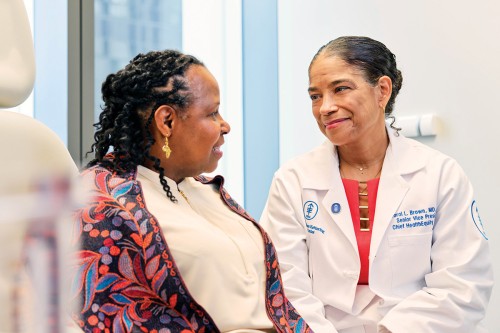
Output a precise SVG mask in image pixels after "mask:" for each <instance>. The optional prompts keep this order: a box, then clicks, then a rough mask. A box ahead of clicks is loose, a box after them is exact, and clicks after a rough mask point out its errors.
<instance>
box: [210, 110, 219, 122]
mask: <svg viewBox="0 0 500 333" xmlns="http://www.w3.org/2000/svg"><path fill="white" fill-rule="evenodd" d="M218 114H219V111H218V110H217V111H215V112H212V113H211V114H210V117H212V118H213V119H214V120H215V119H217V115H218Z"/></svg>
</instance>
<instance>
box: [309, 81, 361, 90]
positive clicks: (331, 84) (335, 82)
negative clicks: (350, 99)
mask: <svg viewBox="0 0 500 333" xmlns="http://www.w3.org/2000/svg"><path fill="white" fill-rule="evenodd" d="M343 82H349V83H351V84H353V82H352V81H351V80H349V79H338V80H335V81H332V82H330V83H328V88H331V87H334V86H336V85H338V84H340V83H343ZM307 91H308V92H316V91H318V88H316V87H309V88H308V89H307Z"/></svg>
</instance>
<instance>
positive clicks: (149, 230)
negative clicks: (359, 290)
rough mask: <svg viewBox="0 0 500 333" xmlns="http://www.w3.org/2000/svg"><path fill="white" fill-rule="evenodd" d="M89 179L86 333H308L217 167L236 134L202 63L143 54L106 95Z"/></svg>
mask: <svg viewBox="0 0 500 333" xmlns="http://www.w3.org/2000/svg"><path fill="white" fill-rule="evenodd" d="M102 94H103V100H104V110H103V112H102V113H101V115H100V117H99V122H98V123H97V124H96V128H97V131H96V133H95V143H94V144H93V145H92V151H93V152H95V159H94V160H92V161H91V162H90V163H89V165H88V166H87V168H86V169H85V170H84V171H83V172H82V178H83V180H84V185H85V188H86V189H87V190H88V191H90V200H88V202H86V204H85V205H83V206H82V208H81V209H80V210H78V212H77V223H76V237H77V238H76V242H77V244H78V245H79V246H80V247H79V249H78V258H79V260H78V273H77V275H76V278H75V280H74V292H75V301H76V304H77V310H75V311H74V312H75V313H74V315H73V316H74V319H75V320H76V321H77V323H78V324H79V325H80V327H82V328H83V329H84V330H85V331H87V332H110V331H112V332H139V331H141V332H309V331H310V329H309V327H308V326H307V324H306V323H305V322H304V321H303V320H302V318H301V317H300V315H299V314H298V313H297V312H296V311H295V309H294V308H293V306H292V305H291V304H290V302H289V301H288V300H287V298H286V297H285V295H284V293H283V289H282V284H281V277H280V273H279V266H278V263H277V258H276V255H275V250H274V247H273V245H272V243H271V241H270V239H269V237H268V236H267V235H266V234H265V232H264V231H263V230H262V229H261V228H260V227H259V226H258V225H257V224H256V223H255V221H254V220H253V219H252V218H251V217H250V216H249V215H248V214H247V213H246V212H245V211H244V210H243V209H242V208H241V207H240V206H238V204H237V203H236V202H234V201H233V200H232V199H231V197H230V196H229V195H228V194H227V193H226V192H225V190H224V188H223V178H222V177H221V176H216V177H215V178H213V179H209V178H207V177H204V176H202V175H201V174H202V173H204V172H212V171H214V170H215V169H216V167H217V163H218V161H219V159H220V158H221V157H222V151H221V146H222V144H223V143H224V136H225V135H226V134H227V133H229V131H230V126H229V124H228V123H227V122H226V121H224V119H223V118H222V117H221V115H220V114H219V112H218V110H219V87H218V84H217V81H216V80H215V78H214V77H213V76H212V74H211V73H210V72H209V71H208V70H207V69H206V68H205V66H204V65H203V64H202V63H201V62H200V61H199V60H198V59H196V58H195V57H193V56H190V55H185V54H182V53H180V52H178V51H172V50H166V51H153V52H149V53H147V54H139V55H138V56H136V57H135V58H134V59H132V60H131V62H130V63H129V64H128V65H127V66H125V68H123V69H121V70H120V71H118V72H117V73H115V74H111V75H109V76H108V77H107V78H106V80H105V82H104V83H103V86H102Z"/></svg>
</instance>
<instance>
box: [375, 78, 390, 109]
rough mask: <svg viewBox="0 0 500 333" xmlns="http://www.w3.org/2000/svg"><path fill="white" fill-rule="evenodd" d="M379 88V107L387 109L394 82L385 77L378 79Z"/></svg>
mask: <svg viewBox="0 0 500 333" xmlns="http://www.w3.org/2000/svg"><path fill="white" fill-rule="evenodd" d="M378 87H379V90H380V95H379V105H380V106H381V107H382V108H383V109H385V107H386V105H387V103H388V102H389V99H390V98H391V95H392V80H391V78H390V77H388V76H386V75H384V76H381V77H380V78H379V79H378Z"/></svg>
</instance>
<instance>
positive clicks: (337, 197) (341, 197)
mask: <svg viewBox="0 0 500 333" xmlns="http://www.w3.org/2000/svg"><path fill="white" fill-rule="evenodd" d="M322 204H323V207H324V208H325V209H326V210H327V211H328V214H329V215H330V217H331V219H332V221H333V223H335V224H336V225H337V226H338V227H339V229H340V230H341V231H342V233H343V234H344V235H345V236H346V238H347V239H348V240H349V243H350V244H351V245H352V247H353V248H354V250H355V252H356V253H358V245H357V240H356V234H355V233H354V227H353V224H352V217H351V211H350V210H349V203H348V202H347V197H346V195H345V190H344V184H343V183H342V179H341V177H340V173H339V172H338V169H337V170H336V171H334V173H333V186H332V188H331V189H330V190H329V191H328V192H327V194H326V195H325V198H324V199H323V202H322ZM334 204H338V206H337V207H340V211H339V212H338V213H334V212H333V211H334V209H333V208H332V206H333V205H334Z"/></svg>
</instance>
